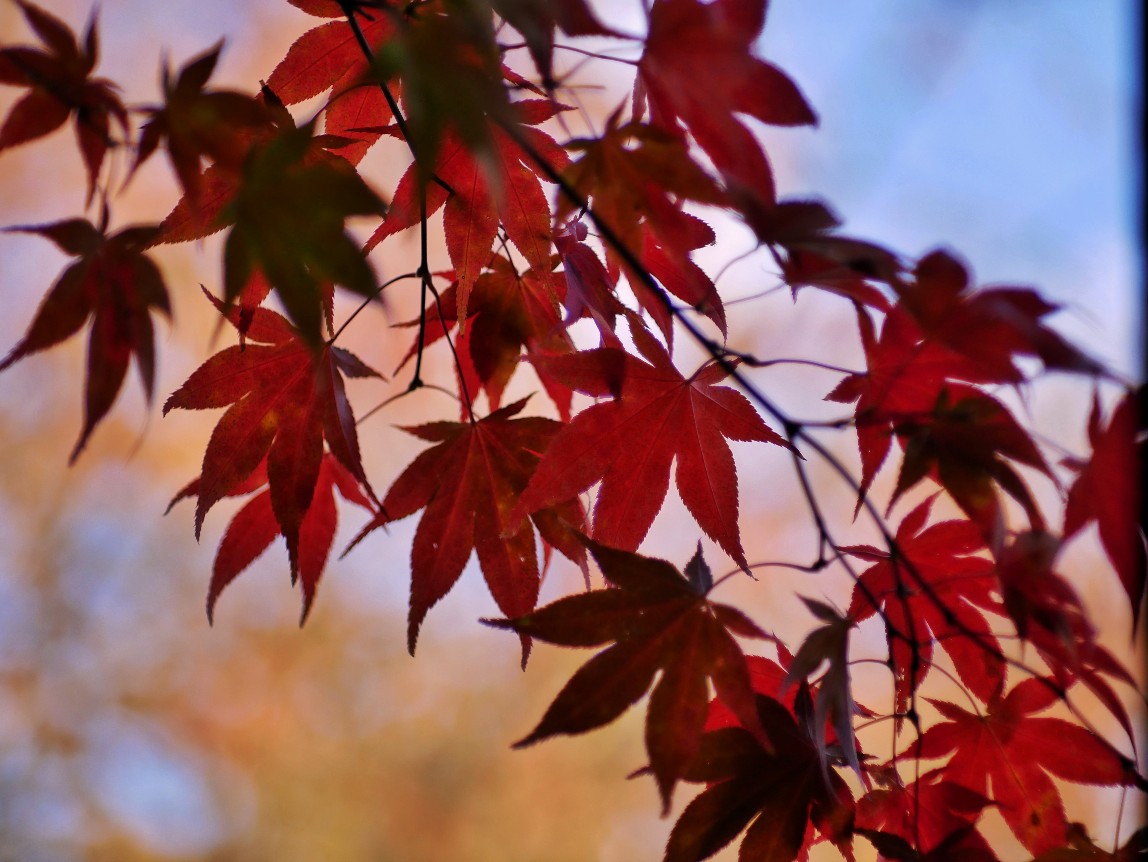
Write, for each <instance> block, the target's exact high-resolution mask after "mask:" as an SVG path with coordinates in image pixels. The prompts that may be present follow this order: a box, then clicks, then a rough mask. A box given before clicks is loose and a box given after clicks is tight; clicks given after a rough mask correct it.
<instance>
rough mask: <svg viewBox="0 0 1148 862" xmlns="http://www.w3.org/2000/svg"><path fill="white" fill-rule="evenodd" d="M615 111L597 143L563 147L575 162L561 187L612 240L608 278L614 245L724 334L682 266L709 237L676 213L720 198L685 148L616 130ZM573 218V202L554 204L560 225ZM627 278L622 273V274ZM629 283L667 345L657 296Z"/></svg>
mask: <svg viewBox="0 0 1148 862" xmlns="http://www.w3.org/2000/svg"><path fill="white" fill-rule="evenodd" d="M619 117H620V112H618V111H616V112H615V113H614V114H612V115H611V116H610V118H609V120H608V121H607V124H606V129H605V131H604V132H603V133H602V135H601V136H600V137H597V138H590V139H575V140H573V141H570V142H569V144H567V146H568V147H569V148H570V149H571V150H574V151H576V152H581V154H582V155H581V157H580V158H579V159H578V160H577V161H575V162H574V163H573V164H572V165H571V166H570V168H569V169H568V170H567V171H566V177H565V179H566V181H567V182H568V183H569V185H570V186H571V187H572V188H573V189H574V190H575V191H576V192H577V193H578V195H579V196H580V197H581V198H582V199H584V200H588V201H590V202H591V204H592V205H593V211H594V217H595V220H596V221H597V222H600V223H602V224H604V225H605V226H606V227H607V228H608V229H609V230H610V231H611V233H612V234H613V241H612V242H611V243H607V245H606V252H607V257H608V260H609V262H610V267H611V270H612V271H617V269H618V267H619V266H620V261H621V260H622V257H621V255H619V253H618V250H617V249H615V248H614V245H615V244H617V245H621V246H622V247H623V248H625V249H627V250H628V251H629V252H630V254H631V255H632V256H633V257H634V258H635V259H640V260H642V262H643V263H644V264H645V265H646V266H647V267H648V268H649V270H650V272H649V274H650V275H653V276H655V277H656V278H658V279H659V280H661V281H662V282H663V284H664V285H665V286H666V287H667V288H668V289H670V290H671V291H672V292H674V293H676V294H677V295H678V296H680V297H681V298H683V299H685V300H686V301H687V302H689V303H691V304H696V305H698V306H699V307H700V308H702V309H703V310H704V311H705V312H706V313H707V314H709V315H710V317H711V318H712V319H713V320H714V321H715V322H716V323H717V324H718V326H719V327H721V328H723V330H724V326H725V317H724V313H723V311H722V309H721V301H720V299H719V298H718V297H717V294H716V291H713V290H711V289H710V288H711V287H712V283H711V282H709V279H708V278H707V277H706V276H705V274H704V273H701V271H700V270H699V269H698V268H697V266H696V265H695V264H694V263H693V262H692V261H691V260H690V259H689V252H690V251H691V250H692V249H696V248H698V247H700V246H702V245H707V244H709V243H710V242H712V241H713V240H712V231H710V229H709V228H708V226H707V225H705V224H704V223H703V222H701V221H700V220H699V219H697V218H696V217H694V216H690V215H688V214H686V213H683V212H682V210H681V203H682V202H683V201H687V200H688V201H696V202H698V203H704V204H713V205H720V204H724V203H725V194H724V193H723V192H722V190H721V189H719V188H718V186H717V184H716V183H715V182H714V180H713V178H711V177H710V176H709V174H707V173H706V172H705V171H704V170H702V168H701V167H700V166H699V165H698V164H697V162H695V161H694V159H693V157H692V156H691V155H690V152H689V148H688V147H687V145H686V143H685V141H683V140H682V139H681V138H679V137H678V136H676V135H674V134H672V133H670V132H668V131H666V130H665V129H660V128H657V127H654V126H651V125H647V124H643V123H637V122H629V123H624V124H623V123H620V121H619ZM572 215H575V207H574V202H573V201H572V200H571V199H569V198H568V197H566V196H562V197H560V198H559V200H558V206H557V213H556V217H557V219H558V220H559V221H560V222H565V221H567V220H568V219H569V218H570V217H571V216H572ZM627 272H628V268H627ZM628 279H629V281H630V284H631V286H632V287H633V289H634V292H635V295H636V296H637V298H638V301H639V302H640V303H641V304H642V307H643V308H645V309H646V310H647V311H649V312H650V314H651V316H653V318H654V320H655V321H656V322H657V323H658V326H659V328H660V329H661V330H662V332H663V334H664V335H665V336H666V338H667V339H669V338H670V337H671V333H672V330H673V326H672V323H671V316H670V312H669V308H668V305H667V302H666V298H665V297H664V296H661V297H659V296H653V295H651V292H650V290H649V288H648V286H647V283H646V281H647V280H646V279H644V278H642V277H641V274H640V273H630V272H628Z"/></svg>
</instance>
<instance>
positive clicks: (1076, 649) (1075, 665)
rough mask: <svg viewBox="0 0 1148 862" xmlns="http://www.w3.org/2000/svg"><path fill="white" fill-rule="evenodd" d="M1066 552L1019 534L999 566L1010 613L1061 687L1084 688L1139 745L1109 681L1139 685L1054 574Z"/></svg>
mask: <svg viewBox="0 0 1148 862" xmlns="http://www.w3.org/2000/svg"><path fill="white" fill-rule="evenodd" d="M1060 549H1061V542H1060V541H1059V540H1058V539H1057V538H1056V537H1055V536H1052V535H1050V534H1049V533H1045V532H1040V531H1027V532H1022V533H1019V534H1017V535H1016V536H1015V537H1014V538H1013V540H1012V541H1011V542H1010V543H1008V544H1007V545H1005V547H1004V549H1003V550H1002V551H1001V553H1000V555H999V557H998V559H997V564H996V576H997V579H998V580H999V582H1000V590H1001V595H1002V598H1003V600H1004V610H1005V613H1007V614H1008V617H1009V619H1011V620H1012V623H1013V625H1014V626H1015V627H1016V631H1017V634H1018V635H1019V636H1020V637H1021V639H1023V640H1027V641H1029V642H1031V643H1032V645H1033V646H1034V647H1036V649H1037V651H1038V652H1039V653H1040V655H1041V658H1043V659H1044V661H1045V663H1046V664H1047V665H1048V667H1049V669H1050V670H1051V672H1052V675H1053V677H1054V678H1055V679H1056V681H1057V682H1058V683H1059V684H1060V685H1061V686H1063V687H1065V688H1067V687H1068V686H1070V685H1072V684H1073V683H1074V682H1077V681H1079V682H1081V683H1083V684H1084V685H1085V686H1086V687H1087V688H1088V689H1089V690H1091V691H1092V693H1093V694H1095V695H1096V696H1097V698H1098V699H1099V700H1100V701H1101V702H1102V703H1103V704H1104V705H1105V707H1107V709H1108V710H1109V712H1111V713H1112V715H1113V716H1115V717H1116V719H1117V720H1118V721H1119V722H1120V724H1121V726H1122V727H1123V728H1124V730H1125V732H1126V733H1127V734H1128V738H1129V739H1132V740H1134V739H1135V736H1134V731H1133V729H1132V722H1131V720H1130V718H1129V716H1128V710H1127V709H1126V708H1125V706H1124V703H1123V701H1121V699H1120V698H1119V697H1118V696H1117V695H1116V692H1114V691H1113V690H1112V687H1111V686H1110V685H1109V683H1108V681H1107V680H1106V679H1105V677H1109V678H1111V679H1113V680H1118V681H1120V682H1123V683H1126V684H1128V685H1130V686H1132V687H1133V688H1135V686H1136V683H1135V680H1134V679H1133V678H1132V675H1131V674H1129V673H1128V671H1127V670H1126V669H1125V668H1124V666H1123V665H1121V664H1120V662H1118V661H1117V660H1116V659H1115V658H1114V657H1113V656H1112V654H1111V653H1110V652H1109V651H1108V650H1107V649H1105V648H1104V647H1103V646H1101V645H1100V644H1098V643H1097V642H1096V627H1095V626H1094V625H1093V624H1092V623H1091V621H1090V620H1089V618H1088V615H1087V614H1086V613H1085V609H1084V604H1083V603H1082V602H1081V600H1080V597H1079V596H1078V595H1077V593H1076V590H1075V589H1073V587H1072V585H1071V584H1069V582H1068V581H1067V580H1066V579H1065V578H1064V576H1062V575H1060V574H1059V573H1057V572H1056V571H1054V570H1053V566H1054V564H1055V562H1056V557H1057V555H1058V554H1059V553H1060Z"/></svg>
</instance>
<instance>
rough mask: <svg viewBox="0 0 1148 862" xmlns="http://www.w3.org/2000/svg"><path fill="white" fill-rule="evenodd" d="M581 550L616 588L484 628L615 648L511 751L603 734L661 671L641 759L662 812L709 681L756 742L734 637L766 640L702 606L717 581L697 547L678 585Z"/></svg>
mask: <svg viewBox="0 0 1148 862" xmlns="http://www.w3.org/2000/svg"><path fill="white" fill-rule="evenodd" d="M584 541H585V543H586V546H587V547H588V548H589V549H590V553H592V554H593V555H594V559H595V561H597V563H598V565H599V566H600V567H601V569H602V574H603V575H604V576H605V578H606V580H607V581H608V582H609V583H610V584H611V585H612V588H608V589H604V590H594V591H593V592H589V593H583V594H581V595H575V596H568V597H566V598H564V599H559V600H558V601H556V602H554V603H553V604H550V605H547V606H546V607H544V608H539V609H538V610H537V611H535V612H534V613H530V614H526V615H523V616H519V617H516V618H513V619H505V620H484V622H486V623H488V624H490V625H493V626H498V627H500V628H509V629H513V630H514V631H516V632H518V633H519V635H520V636H524V637H533V638H538V639H539V640H543V641H546V642H547V643H553V644H559V645H561V646H571V647H596V646H602V645H604V644H607V643H610V642H611V641H613V644H612V645H611V646H610V647H608V648H607V649H605V650H603V651H602V652H600V653H598V654H597V655H596V656H594V657H593V658H592V659H590V661H588V662H587V663H586V664H584V665H583V666H582V667H581V668H580V669H579V670H578V671H577V672H576V673H575V674H574V676H572V677H571V678H570V680H569V681H568V682H567V683H566V685H565V687H564V688H563V689H562V691H561V692H559V693H558V696H557V697H556V698H555V699H554V702H553V703H552V704H551V705H550V707H549V708H548V709H547V710H546V713H545V715H543V716H542V720H541V721H540V722H539V724H538V726H537V727H536V728H535V729H534V730H533V731H532V732H531V733H530V734H529V735H527V736H526V737H524V738H523V739H521V740H519V741H518V742H516V743H515V748H521V747H522V746H526V745H531V744H533V743H535V742H538V741H540V740H543V739H546V738H547V737H550V736H554V735H556V734H577V733H585V732H586V731H588V730H593V729H594V728H596V727H601V726H602V725H604V724H608V723H609V722H611V721H613V720H614V719H615V718H617V717H618V716H619V715H621V714H622V713H623V712H625V711H626V710H627V709H628V708H629V707H630V706H631V705H633V704H634V703H635V702H636V701H637V700H638V699H639V698H640V697H641V696H642V695H643V694H645V693H646V691H647V690H648V689H649V688H650V686H651V684H652V683H653V681H654V675H655V674H656V673H657V672H658V671H659V670H660V671H661V672H662V675H661V678H660V679H659V680H658V682H657V684H656V685H654V689H653V693H652V694H651V695H650V706H649V710H648V712H647V714H646V750H647V752H648V753H649V757H650V768H651V770H652V771H653V773H654V777H655V779H656V780H657V783H658V789H659V791H660V792H661V795H662V801H663V803H664V806H665V810H667V811H668V810H669V805H670V795H671V793H672V792H673V788H674V785H675V783H676V782H677V781H678V780H679V779H680V778H681V777H683V775H684V774H685V770H686V767H687V765H688V764H689V763H690V762H691V761H692V760H693V759H694V757H695V755H696V754H697V751H698V744H699V742H700V739H701V734H702V729H703V726H704V724H705V720H706V712H707V705H708V702H709V690H708V686H707V685H706V680H707V679H710V680H712V681H713V684H714V688H715V689H716V690H717V694H718V696H719V697H720V698H721V699H722V700H723V701H724V702H725V704H726V705H727V706H728V707H729V708H730V709H731V710H733V712H734V713H735V714H736V715H737V716H738V717H739V719H740V720H741V721H742V722H743V723H744V724H745V726H747V727H751V728H754V729H756V730H757V731H758V734H759V736H760V728H759V727H758V725H757V721H756V715H755V713H754V708H753V692H752V690H751V688H750V679H749V674H748V672H747V670H746V664H745V656H744V655H743V654H742V652H741V648H740V647H739V646H738V645H737V642H736V641H735V640H734V639H733V637H732V636H731V632H732V633H733V634H737V635H740V636H742V637H759V638H760V637H765V633H764V632H762V631H761V629H759V628H758V627H757V626H756V625H755V624H754V623H752V622H751V621H750V620H749V619H748V618H747V617H745V616H744V615H743V614H742V613H741V611H738V610H736V609H735V608H732V607H730V606H729V605H723V604H718V603H716V602H712V601H710V600H709V599H708V598H707V596H708V594H709V591H710V589H711V588H712V587H713V576H712V575H711V574H710V571H709V567H708V566H706V563H705V561H704V560H703V559H702V556H701V546H700V545H699V546H698V552H697V554H696V555H695V556H694V558H693V559H692V560H691V561H690V563H689V565H688V566H687V567H686V574H685V576H683V575H682V574H681V573H679V572H678V570H677V569H675V568H674V567H673V566H672V565H670V564H669V563H667V562H665V561H664V560H656V559H651V558H649V557H643V556H639V555H638V554H633V553H630V552H628V551H621V550H618V549H616V548H610V547H607V546H606V545H602V544H599V543H598V542H594V541H591V540H589V539H585V540H584ZM747 733H748V732H747ZM755 744H756V745H759V746H760V744H761V743H755Z"/></svg>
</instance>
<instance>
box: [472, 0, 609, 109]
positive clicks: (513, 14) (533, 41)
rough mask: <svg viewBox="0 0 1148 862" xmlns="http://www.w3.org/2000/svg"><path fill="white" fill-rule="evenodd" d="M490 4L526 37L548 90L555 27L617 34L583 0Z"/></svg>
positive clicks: (520, 0) (497, 1)
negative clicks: (605, 25)
mask: <svg viewBox="0 0 1148 862" xmlns="http://www.w3.org/2000/svg"><path fill="white" fill-rule="evenodd" d="M492 6H493V7H494V12H495V14H497V15H498V16H499V17H500V18H502V20H503V21H505V22H506V23H507V24H509V25H510V26H511V27H513V28H514V29H515V30H517V31H518V32H519V33H521V34H522V36H523V38H524V39H525V40H526V47H527V48H528V49H529V50H530V56H531V57H532V58H533V60H534V65H535V66H536V67H537V68H538V73H539V74H540V75H541V76H542V85H543V87H545V88H546V89H547V90H551V89H553V88H554V86H555V82H554V79H553V78H552V77H551V71H552V70H551V65H550V64H551V59H552V57H553V54H554V36H555V31H556V30H558V29H561V30H562V32H564V33H566V34H567V35H570V36H617V35H618V34H617V33H615V32H614V31H612V30H610V29H608V28H606V27H604V26H603V25H602V23H601V22H600V21H598V19H597V18H595V17H594V13H593V12H592V11H591V9H590V7H589V6H587V5H586V0H493V3H492Z"/></svg>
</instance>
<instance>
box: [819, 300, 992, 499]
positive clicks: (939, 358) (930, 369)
mask: <svg viewBox="0 0 1148 862" xmlns="http://www.w3.org/2000/svg"><path fill="white" fill-rule="evenodd" d="M857 325H858V328H859V329H860V333H861V346H862V348H863V349H864V351H865V363H866V366H867V370H866V372H865V373H863V374H850V375H848V376H847V377H845V378H844V379H842V381H841V382H840V383H838V384H837V386H836V387H835V388H834V389H833V391H832V392H830V393H829V394H828V395H826V396H825V398H826V400H828V401H837V402H840V403H843V404H851V403H853V402H857V409H856V412H855V425H856V429H857V446H858V449H859V451H860V454H861V482H860V489H859V494H858V504H857V505H858V508H860V505H861V500H862V499H863V498H864V497H865V494H866V493H867V491H868V489H869V486H870V484H871V483H872V481H873V478H874V477H875V476H876V475H877V471H878V470H879V469H880V467H881V465H882V464H883V463H884V461H885V458H886V456H887V455H888V454H889V448H890V445H891V443H892V438H893V429H894V426H895V424H896V423H897V422H898V421H900V420H903V419H906V418H909V417H914V416H923V415H927V414H928V413H929V412H930V411H931V410H932V409H933V406H934V405H935V404H936V401H937V396H938V395H939V394H940V393H941V390H942V389H943V388H944V385H945V381H946V380H948V379H950V378H954V377H955V378H958V379H962V380H969V379H970V378H971V380H972V382H978V381H977V379H976V376H975V375H972V374H971V370H970V369H969V368H968V367H967V363H965V362H964V361H963V360H962V359H961V357H959V356H958V355H957V354H955V353H953V352H952V351H951V350H948V349H947V348H945V347H943V346H941V345H938V344H935V343H933V342H929V341H924V340H922V335H921V331H920V328H919V327H918V326H917V325H916V323H915V322H914V320H913V318H912V316H911V315H910V314H909V313H908V312H907V311H906V310H905V309H904V308H903V307H901V306H899V305H898V306H894V307H893V308H892V309H891V310H890V311H889V313H888V314H887V315H886V317H885V320H884V322H883V324H882V326H881V334H880V336H877V335H876V333H875V331H874V327H873V321H872V318H870V316H869V314H868V313H867V312H865V311H864V310H863V309H862V308H860V307H858V308H857Z"/></svg>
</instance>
